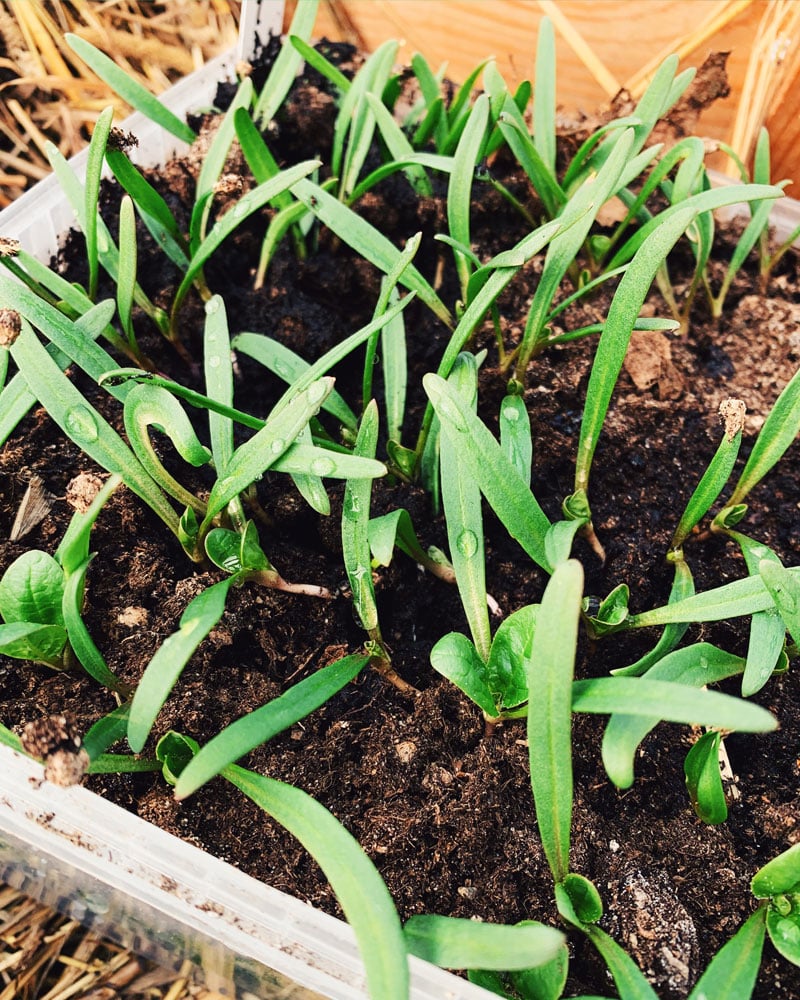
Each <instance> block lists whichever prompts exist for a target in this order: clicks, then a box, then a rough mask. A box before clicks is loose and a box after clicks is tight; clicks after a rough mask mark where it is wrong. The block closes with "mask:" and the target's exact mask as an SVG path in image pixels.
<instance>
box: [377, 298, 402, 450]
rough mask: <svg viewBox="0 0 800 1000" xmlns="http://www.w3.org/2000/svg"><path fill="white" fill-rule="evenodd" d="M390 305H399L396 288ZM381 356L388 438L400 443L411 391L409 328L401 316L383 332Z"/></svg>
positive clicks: (395, 318) (385, 327) (396, 317)
mask: <svg viewBox="0 0 800 1000" xmlns="http://www.w3.org/2000/svg"><path fill="white" fill-rule="evenodd" d="M389 301H390V303H391V304H392V305H394V304H396V303H397V301H399V299H398V294H397V289H396V288H395V289H393V291H392V296H391V298H390V300H389ZM380 353H381V365H382V369H383V393H384V406H385V408H386V435H387V437H388V438H389V440H390V441H397V442H398V443H399V441H400V438H401V434H402V431H403V419H404V417H405V410H406V391H407V387H408V354H407V351H406V324H405V319H404V317H403V314H402V313H398V314H397V315H396V316H395V317H394V319H393V320H392V321H391V322H389V323H387V324H386V325H385V326H384V327H383V329H382V330H381V352H380Z"/></svg>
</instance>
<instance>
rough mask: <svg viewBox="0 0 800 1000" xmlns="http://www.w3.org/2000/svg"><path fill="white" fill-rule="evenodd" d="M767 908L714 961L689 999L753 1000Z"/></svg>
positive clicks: (743, 926)
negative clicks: (732, 999)
mask: <svg viewBox="0 0 800 1000" xmlns="http://www.w3.org/2000/svg"><path fill="white" fill-rule="evenodd" d="M763 945H764V908H763V907H762V908H761V909H759V910H756V912H755V913H754V914H753V915H752V916H751V917H750V918H749V919H748V920H746V921H745V923H744V924H742V926H741V927H740V928H739V930H738V931H737V932H736V933H735V934H734V936H733V937H732V938H731V939H730V941H728V942H727V943H726V944H724V945H723V946H722V947H721V948H720V950H719V951H718V952H717V954H716V955H715V956H714V957H713V958H712V959H711V962H710V963H709V965H708V968H707V969H706V971H705V972H704V973H703V975H702V976H701V977H700V978H699V979H698V981H697V982H696V983H695V987H694V989H693V990H692V992H691V993H690V994H689V1000H731V998H733V997H736V1000H749V998H750V997H751V996H752V994H753V987H754V986H755V984H756V978H757V977H758V969H759V966H760V965H761V950H762V948H763Z"/></svg>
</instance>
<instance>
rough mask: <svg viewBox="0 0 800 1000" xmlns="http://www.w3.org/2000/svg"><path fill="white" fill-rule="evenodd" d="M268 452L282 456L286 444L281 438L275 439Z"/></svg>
mask: <svg viewBox="0 0 800 1000" xmlns="http://www.w3.org/2000/svg"><path fill="white" fill-rule="evenodd" d="M269 450H270V451H271V452H272V454H273V455H282V454H283V452H284V451H286V442H285V441H284V440H283V438H275V440H274V441H273V442H272V444H271V445H270V446H269Z"/></svg>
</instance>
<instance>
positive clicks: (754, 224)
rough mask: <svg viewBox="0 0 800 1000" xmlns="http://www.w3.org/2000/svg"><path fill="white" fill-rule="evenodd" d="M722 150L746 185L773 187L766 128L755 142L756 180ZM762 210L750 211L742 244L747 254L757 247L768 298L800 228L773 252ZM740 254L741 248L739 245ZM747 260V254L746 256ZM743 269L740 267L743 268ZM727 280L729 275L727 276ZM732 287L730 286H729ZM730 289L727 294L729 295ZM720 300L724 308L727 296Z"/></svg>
mask: <svg viewBox="0 0 800 1000" xmlns="http://www.w3.org/2000/svg"><path fill="white" fill-rule="evenodd" d="M720 148H721V149H722V150H723V151H724V152H725V153H727V155H728V156H729V157H730V158H731V159H732V160H733V162H734V164H735V165H736V167H737V168H738V171H739V179H740V180H741V182H742V183H743V184H749V183H750V182H751V180H752V182H753V183H757V184H770V183H772V179H771V175H772V168H771V150H770V138H769V132H768V131H767V129H766V128H763V127H762V128H761V130H760V131H759V134H758V139H757V140H756V148H755V152H754V154H753V176H752V178H751V177H750V175H749V173H748V171H747V168H746V167H745V165H744V164H743V163H742V161H741V159H740V158H739V156H738V155H737V153H736V152H735V150H733V149H731V147H730V146H728V145H727V144H725V143H721V144H720ZM787 183H788V182H787V181H779V182H778V185H779V187H785V186H786V185H787ZM762 209H763V206H761V205H757V204H754V205H753V206H752V207H751V216H750V222H749V223H748V225H747V227H746V228H745V231H744V233H742V236H741V239H740V244H741V243H744V242H745V239H746V241H747V243H748V244H749V246H748V252H749V250H750V249H752V247H753V246H754V245H757V246H758V263H759V279H760V285H761V292H762V294H765V293H766V291H767V288H768V287H769V281H770V277H771V276H772V273H773V272H774V270H775V268H776V267H777V265H778V264H779V263H780V261H781V260H782V259H783V257H784V256H785V255H786V254H787V253H788V251H789V250H790V249H791V248H792V246H793V245H794V242H795V240H796V239H797V238H798V236H800V226H797V227H796V228H795V229H793V230H792V231H791V232H790V233H789V235H788V236H787V237H786V238H785V239H784V240H783V242H782V243H780V245H779V246H778V247H777V249H775V250H774V252H772V253H771V252H770V232H769V213H768V212H764V211H763V210H762ZM737 253H738V245H737ZM745 256H746V254H745ZM740 266H741V265H740ZM726 279H727V273H726ZM728 285H730V282H728ZM727 290H728V289H727V288H726V289H725V291H726V292H727ZM717 297H718V298H719V299H721V304H724V301H725V298H724V295H722V293H721V292H720V293H719V294H718V296H717Z"/></svg>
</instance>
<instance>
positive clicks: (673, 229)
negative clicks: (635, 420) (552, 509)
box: [575, 209, 694, 492]
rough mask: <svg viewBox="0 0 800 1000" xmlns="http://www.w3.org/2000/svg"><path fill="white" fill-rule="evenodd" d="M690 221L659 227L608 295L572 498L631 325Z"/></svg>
mask: <svg viewBox="0 0 800 1000" xmlns="http://www.w3.org/2000/svg"><path fill="white" fill-rule="evenodd" d="M693 218H694V213H693V212H692V210H691V209H685V210H683V211H682V212H680V213H678V214H677V215H675V216H674V217H673V218H672V219H671V220H668V221H666V222H665V223H664V225H662V226H659V228H658V229H656V230H655V231H654V232H653V233H652V235H651V236H650V237H649V238H648V240H647V241H646V242H645V243H643V244H642V247H641V249H640V250H639V252H638V253H637V254H636V256H635V257H634V259H633V260H632V261H631V263H630V266H629V267H628V270H627V271H626V272H625V274H624V275H623V276H622V280H621V281H620V283H619V287H618V288H617V290H616V292H615V293H614V298H613V300H612V302H611V306H610V308H609V311H608V316H607V318H606V322H605V327H604V329H603V333H602V334H601V335H600V342H599V344H598V345H597V352H596V354H595V359H594V363H593V365H592V370H591V373H590V375H589V385H588V387H587V390H586V403H585V404H584V410H583V418H582V420H581V432H580V440H579V442H578V457H577V461H576V464H575V491H576V492H578V491H579V490H583V491H584V492H588V487H589V472H590V469H591V465H592V459H593V457H594V452H595V449H596V448H597V441H598V439H599V437H600V432H601V430H602V427H603V423H604V421H605V418H606V414H607V412H608V406H609V403H610V402H611V395H612V393H613V391H614V387H615V386H616V383H617V378H618V376H619V373H620V370H621V369H622V362H623V360H624V358H625V353H626V351H627V349H628V343H629V341H630V336H631V331H632V330H633V324H634V322H635V320H636V317H637V316H638V315H639V312H640V310H641V308H642V305H643V303H644V300H645V297H646V295H647V293H648V291H649V289H650V285H651V284H652V282H653V278H654V277H655V274H656V271H657V270H658V268H659V266H660V264H661V262H662V261H663V260H664V258H665V257H666V255H667V254H668V253H669V251H670V250H671V249H672V247H673V246H674V244H675V243H676V242H677V240H678V238H679V237H680V235H681V234H682V233H683V232H684V231H685V229H686V227H687V226H688V225H689V223H690V222H691V221H692V219H693Z"/></svg>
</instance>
